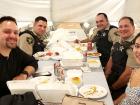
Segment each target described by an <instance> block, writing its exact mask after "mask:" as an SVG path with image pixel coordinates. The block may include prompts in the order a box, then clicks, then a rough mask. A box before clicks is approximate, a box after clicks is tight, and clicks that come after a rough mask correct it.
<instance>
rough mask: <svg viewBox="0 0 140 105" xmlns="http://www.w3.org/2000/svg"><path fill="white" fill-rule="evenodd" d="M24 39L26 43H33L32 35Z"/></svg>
mask: <svg viewBox="0 0 140 105" xmlns="http://www.w3.org/2000/svg"><path fill="white" fill-rule="evenodd" d="M26 41H27V43H28V44H33V43H34V39H33V38H32V37H27V38H26Z"/></svg>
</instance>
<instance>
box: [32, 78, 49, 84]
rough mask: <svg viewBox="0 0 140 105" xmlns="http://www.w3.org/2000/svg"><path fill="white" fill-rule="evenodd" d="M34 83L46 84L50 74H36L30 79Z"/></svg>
mask: <svg viewBox="0 0 140 105" xmlns="http://www.w3.org/2000/svg"><path fill="white" fill-rule="evenodd" d="M30 81H32V82H33V83H35V84H48V83H49V82H50V81H51V76H38V77H34V78H32V79H30Z"/></svg>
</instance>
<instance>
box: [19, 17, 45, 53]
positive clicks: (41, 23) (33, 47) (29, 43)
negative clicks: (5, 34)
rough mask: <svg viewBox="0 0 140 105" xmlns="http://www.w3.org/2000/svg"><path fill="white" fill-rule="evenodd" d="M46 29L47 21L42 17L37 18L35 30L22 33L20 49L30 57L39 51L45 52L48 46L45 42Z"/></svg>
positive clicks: (34, 25)
mask: <svg viewBox="0 0 140 105" xmlns="http://www.w3.org/2000/svg"><path fill="white" fill-rule="evenodd" d="M46 28H47V19H46V18H45V17H42V16H38V17H36V18H35V21H34V24H33V29H32V30H31V31H30V30H25V31H24V32H21V33H20V40H19V43H18V45H19V47H20V49H22V50H23V51H24V52H26V53H27V54H29V55H33V54H35V53H36V52H39V51H44V48H45V47H46V45H45V43H44V42H43V40H44V38H45V37H44V36H45V34H46Z"/></svg>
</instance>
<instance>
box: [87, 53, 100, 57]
mask: <svg viewBox="0 0 140 105" xmlns="http://www.w3.org/2000/svg"><path fill="white" fill-rule="evenodd" d="M101 55H102V54H101V53H99V52H87V56H89V57H100V56H101Z"/></svg>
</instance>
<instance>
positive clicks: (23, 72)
mask: <svg viewBox="0 0 140 105" xmlns="http://www.w3.org/2000/svg"><path fill="white" fill-rule="evenodd" d="M21 74H26V75H27V77H29V73H28V72H27V71H25V70H24V71H22V72H21Z"/></svg>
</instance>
